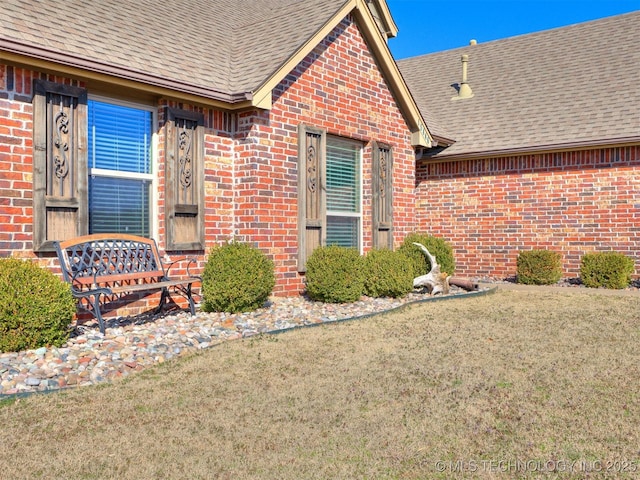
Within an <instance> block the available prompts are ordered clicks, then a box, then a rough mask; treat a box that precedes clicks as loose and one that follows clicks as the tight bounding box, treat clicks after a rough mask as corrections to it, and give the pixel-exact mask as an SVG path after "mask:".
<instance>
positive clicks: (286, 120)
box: [0, 18, 415, 314]
mask: <svg viewBox="0 0 640 480" xmlns="http://www.w3.org/2000/svg"><path fill="white" fill-rule="evenodd" d="M34 78H41V79H46V80H49V81H53V82H58V83H65V84H69V85H74V86H80V87H84V88H87V90H88V93H89V95H91V94H95V93H96V92H94V91H92V87H91V85H90V84H89V85H87V84H84V83H82V82H79V81H78V80H76V79H74V78H69V77H56V76H52V75H47V74H44V73H41V72H37V71H31V70H26V69H21V68H18V67H14V66H9V65H4V64H0V222H1V224H2V229H1V230H0V257H6V256H20V257H26V258H38V259H39V261H40V263H41V264H43V265H45V266H48V267H49V268H51V269H52V270H54V271H56V272H57V273H59V268H57V266H56V264H57V260H56V259H55V256H54V255H53V254H40V255H38V256H37V257H36V255H34V253H33V244H32V231H33V229H32V222H33V219H32V216H33V207H32V189H33V160H32V148H33V146H32V129H33V124H32V103H31V100H32V99H31V97H32V91H31V89H32V84H33V79H34ZM135 97H136V94H135V92H127V99H128V100H132V99H135ZM165 106H170V107H174V108H180V109H186V110H193V111H198V112H200V113H203V114H204V118H205V191H206V194H205V224H206V227H205V240H206V249H207V250H208V249H209V248H211V247H212V246H214V245H217V244H220V243H223V242H225V241H227V240H229V239H231V238H237V239H238V240H241V241H249V242H252V243H253V244H254V245H256V246H257V247H259V248H260V249H262V250H263V251H264V252H266V253H267V254H268V255H269V256H270V257H271V258H272V259H273V260H274V262H275V264H276V274H277V285H276V288H275V291H274V293H275V294H276V295H296V294H298V293H300V292H301V291H302V290H303V277H302V276H301V275H300V274H298V272H297V253H298V238H297V232H298V226H297V206H298V192H297V188H298V172H297V169H298V159H297V149H298V139H297V131H298V125H299V124H300V123H306V124H308V125H313V126H315V127H320V128H324V129H326V130H327V132H328V134H330V135H339V136H344V137H348V138H351V139H354V140H358V141H361V142H362V144H363V147H364V152H363V177H364V178H363V212H362V218H363V225H362V229H363V244H364V248H365V250H368V249H370V247H371V244H372V233H371V208H372V206H371V193H372V192H371V159H372V141H377V142H382V143H386V144H389V145H391V146H392V147H393V157H394V172H393V173H394V180H395V185H394V214H395V222H394V228H395V231H396V232H395V236H394V238H395V243H396V244H398V243H399V242H400V241H401V240H402V238H404V236H405V235H406V234H407V233H408V232H410V231H412V230H413V219H414V212H415V191H414V186H415V170H414V163H415V160H414V158H415V157H414V153H413V149H412V147H411V145H410V132H409V130H408V128H407V126H406V123H405V121H404V119H403V117H402V115H401V113H400V111H399V110H398V108H397V106H396V104H395V101H394V99H393V96H392V94H391V92H390V91H389V89H388V87H387V85H386V83H385V81H384V79H383V78H382V75H381V73H380V71H379V69H378V67H377V65H376V63H375V61H374V59H373V58H372V56H371V54H370V53H369V50H368V47H367V45H366V43H365V42H364V40H363V38H362V37H361V35H360V32H359V30H358V28H357V26H356V25H355V24H354V23H353V21H352V20H351V19H350V18H347V19H345V20H344V21H343V22H342V23H341V24H340V25H339V26H338V27H337V28H336V29H335V30H334V31H333V32H332V33H331V34H330V35H329V36H328V37H327V38H326V39H325V40H324V41H323V42H322V43H321V44H320V45H319V46H318V47H317V48H316V49H315V50H314V51H313V52H312V53H311V54H310V55H308V56H307V58H305V59H304V60H303V61H302V62H301V64H300V65H299V66H298V67H297V68H296V69H295V71H293V72H291V74H290V75H288V76H287V78H286V79H285V80H284V81H283V82H282V84H281V85H279V86H278V87H277V88H276V89H275V91H274V97H273V108H272V110H270V111H259V110H254V111H246V112H242V113H229V112H222V111H218V110H214V109H207V108H203V107H200V106H195V105H188V104H183V103H178V102H174V101H172V100H167V99H160V100H159V101H158V103H157V107H158V130H157V135H158V138H157V140H158V141H157V145H158V156H157V164H156V167H157V185H158V192H156V198H155V200H156V202H157V210H158V218H157V229H156V232H154V237H155V238H156V240H157V241H158V245H159V247H160V250H161V253H164V248H165V224H164V202H165V195H164V186H165V179H164V148H165V129H164V122H165V119H164V108H163V107H165ZM194 253H195V254H196V256H197V257H198V266H197V267H196V268H195V269H192V271H195V272H198V271H200V270H201V269H202V267H203V266H204V262H205V261H206V251H205V252H170V257H169V259H170V260H173V259H175V258H177V257H180V256H182V255H183V254H189V255H193V254H194ZM185 270H186V263H185V264H182V265H179V266H178V268H177V269H176V270H175V273H176V274H180V273H184V272H185ZM156 301H157V298H156V297H155V296H154V297H151V298H146V299H142V300H141V301H140V302H139V303H134V304H129V305H127V306H126V308H121V309H120V310H118V312H113V313H114V314H115V313H117V314H129V313H135V312H136V311H137V307H139V306H142V307H146V306H150V305H152V304H153V303H154V302H156Z"/></svg>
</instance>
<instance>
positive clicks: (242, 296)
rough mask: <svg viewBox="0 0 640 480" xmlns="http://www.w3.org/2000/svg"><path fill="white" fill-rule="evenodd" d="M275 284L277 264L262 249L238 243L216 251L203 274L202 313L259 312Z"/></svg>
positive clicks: (215, 248) (226, 245) (220, 247)
mask: <svg viewBox="0 0 640 480" xmlns="http://www.w3.org/2000/svg"><path fill="white" fill-rule="evenodd" d="M275 284H276V280H275V273H274V266H273V262H272V261H271V259H269V258H267V256H266V255H265V254H264V253H263V252H261V251H260V250H259V249H257V248H255V247H253V246H251V245H248V244H246V243H241V242H236V241H233V242H229V243H227V244H224V245H219V246H216V247H213V248H212V249H211V251H210V252H209V257H208V258H207V263H206V264H205V266H204V271H203V272H202V310H204V311H205V312H230V313H237V312H250V311H252V310H256V309H258V308H260V307H262V306H263V305H264V303H265V302H266V301H267V299H268V298H269V295H271V292H272V291H273V287H274V286H275Z"/></svg>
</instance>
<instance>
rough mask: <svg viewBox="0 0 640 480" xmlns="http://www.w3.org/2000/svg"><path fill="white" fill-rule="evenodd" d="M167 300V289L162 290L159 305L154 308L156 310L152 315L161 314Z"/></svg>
mask: <svg viewBox="0 0 640 480" xmlns="http://www.w3.org/2000/svg"><path fill="white" fill-rule="evenodd" d="M167 298H169V289H167V288H163V289H162V295H160V303H159V304H158V308H156V310H155V311H154V312H153V314H154V315H158V314H159V313H160V312H162V309H163V308H164V304H165V303H167Z"/></svg>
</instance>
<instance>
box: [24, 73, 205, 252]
mask: <svg viewBox="0 0 640 480" xmlns="http://www.w3.org/2000/svg"><path fill="white" fill-rule="evenodd" d="M161 113H163V114H164V118H163V120H164V124H163V125H162V128H161V129H160V130H159V131H160V132H161V133H162V132H164V133H165V145H164V152H165V155H164V157H165V158H164V162H165V163H164V166H165V169H164V172H165V178H164V188H165V191H164V192H163V193H164V200H165V202H164V220H165V224H164V226H165V238H164V242H165V245H164V246H165V249H166V250H203V249H204V245H205V243H204V178H205V177H204V115H203V113H201V112H200V111H190V110H182V109H172V108H168V107H166V108H165V109H164V110H163V111H162V112H161ZM156 117H157V111H156V109H155V108H151V107H144V106H139V105H132V104H126V103H124V102H112V101H107V100H105V99H100V98H92V99H91V100H88V99H87V90H86V89H84V88H80V87H76V86H72V85H66V84H61V83H55V82H48V81H45V80H40V79H36V80H34V96H33V143H34V152H33V163H34V169H33V249H34V250H35V251H37V252H47V251H52V250H53V241H55V240H66V239H69V238H73V237H77V236H80V235H85V234H87V233H89V232H91V233H99V232H106V233H130V234H137V235H143V236H151V235H152V233H153V223H154V220H155V219H156V218H157V215H156V212H155V211H154V208H155V207H153V205H155V202H154V201H153V197H154V184H155V183H156V182H155V172H154V170H155V164H154V161H153V158H154V154H153V151H154V147H153V139H154V134H155V132H156V127H157V118H156Z"/></svg>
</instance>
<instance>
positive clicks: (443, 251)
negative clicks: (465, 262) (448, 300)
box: [398, 233, 456, 277]
mask: <svg viewBox="0 0 640 480" xmlns="http://www.w3.org/2000/svg"><path fill="white" fill-rule="evenodd" d="M413 242H417V243H421V244H422V245H424V246H425V247H427V250H429V253H431V255H433V256H434V257H436V261H437V262H438V263H439V264H440V271H441V272H442V273H447V274H449V275H453V272H454V271H455V269H456V264H455V261H454V257H453V248H451V245H449V243H447V241H446V240H444V239H443V238H440V237H434V236H432V235H427V234H426V233H410V234H409V235H407V237H406V238H405V239H404V242H402V245H401V246H400V248H399V249H398V251H399V252H401V253H402V254H403V255H405V256H406V257H408V258H409V260H410V261H411V266H412V269H413V276H414V277H419V276H420V275H424V274H426V273H429V270H431V265H430V263H429V259H428V258H427V256H426V255H425V254H424V252H423V251H422V250H420V249H419V248H418V247H416V246H415V245H414V244H413Z"/></svg>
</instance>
